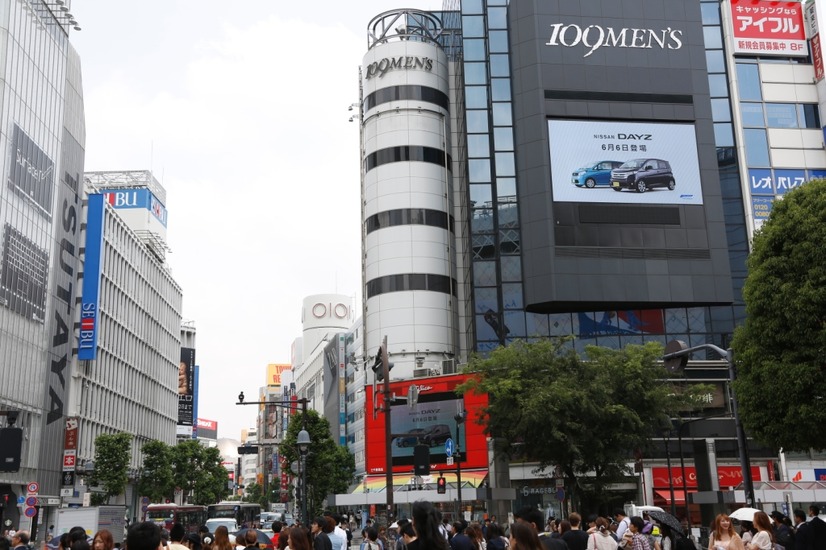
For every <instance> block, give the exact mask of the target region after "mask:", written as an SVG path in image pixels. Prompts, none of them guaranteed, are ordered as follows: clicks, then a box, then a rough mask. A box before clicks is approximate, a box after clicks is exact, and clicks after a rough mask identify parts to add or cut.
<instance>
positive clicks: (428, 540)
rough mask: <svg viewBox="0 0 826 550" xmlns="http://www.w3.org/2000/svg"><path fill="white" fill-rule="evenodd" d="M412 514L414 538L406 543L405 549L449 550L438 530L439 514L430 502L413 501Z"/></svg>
mask: <svg viewBox="0 0 826 550" xmlns="http://www.w3.org/2000/svg"><path fill="white" fill-rule="evenodd" d="M412 516H413V529H415V530H416V540H414V541H413V542H411V543H410V544H408V545H407V550H450V545H448V543H447V540H445V537H444V536H443V535H442V532H441V531H440V530H439V525H440V524H441V523H440V521H439V514H438V513H437V512H436V509H435V508H434V507H433V505H432V504H431V503H429V502H427V501H425V500H417V501H416V502H414V503H413V510H412Z"/></svg>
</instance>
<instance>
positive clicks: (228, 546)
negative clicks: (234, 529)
mask: <svg viewBox="0 0 826 550" xmlns="http://www.w3.org/2000/svg"><path fill="white" fill-rule="evenodd" d="M211 548H212V550H234V549H235V547H234V546H233V545H232V543H231V542H230V541H229V531H228V530H227V527H226V525H219V526H218V527H216V528H215V538H214V539H213V540H212V547H211Z"/></svg>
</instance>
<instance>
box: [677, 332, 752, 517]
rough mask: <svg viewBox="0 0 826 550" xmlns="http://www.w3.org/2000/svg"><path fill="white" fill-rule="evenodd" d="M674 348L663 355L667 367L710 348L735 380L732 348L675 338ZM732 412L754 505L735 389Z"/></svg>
mask: <svg viewBox="0 0 826 550" xmlns="http://www.w3.org/2000/svg"><path fill="white" fill-rule="evenodd" d="M674 343H676V345H672V344H674ZM674 348H677V349H676V351H673V352H671V353H666V354H665V355H663V357H662V359H663V361H664V362H666V366H667V367H669V364H672V365H675V364H676V363H675V361H676V362H677V363H678V362H679V361H677V360H680V359H684V358H686V357H687V356H688V355H690V354H691V353H692V352H694V351H698V350H701V349H710V350H712V351H714V352H715V353H717V354H718V355H720V356H721V357H723V358H724V359H725V360H726V363H727V365H728V377H729V382H734V376H735V373H734V352H733V351H732V350H731V348H729V349H723V348H721V347H719V346H715V345H714V344H700V345H699V346H694V347H691V348H689V347H686V345H685V343H684V342H680V341H679V340H674V341H673V342H669V345H668V346H667V347H666V350H669V349H674ZM731 414H732V416H733V417H734V428H735V429H736V430H737V448H738V451H739V453H740V468H741V469H742V470H743V486H744V488H745V491H746V506H749V507H753V506H754V479H753V478H752V475H751V462H750V460H749V448H748V442H747V441H746V432H745V431H744V430H743V423H742V422H741V421H740V414H739V412H738V410H737V397H736V396H735V395H734V389H731ZM669 475H670V472H669ZM686 504H688V502H686Z"/></svg>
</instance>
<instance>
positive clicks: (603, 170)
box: [571, 160, 622, 188]
mask: <svg viewBox="0 0 826 550" xmlns="http://www.w3.org/2000/svg"><path fill="white" fill-rule="evenodd" d="M621 165H622V162H620V161H618V160H599V161H594V162H589V163H587V164H585V165H584V166H582V167H580V168H577V169H576V170H574V173H573V174H572V175H571V176H572V177H571V183H573V184H574V185H576V186H577V187H588V188H594V187H596V186H597V185H611V170H613V169H614V168H619V167H620V166H621Z"/></svg>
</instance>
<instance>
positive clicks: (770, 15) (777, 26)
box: [731, 0, 809, 57]
mask: <svg viewBox="0 0 826 550" xmlns="http://www.w3.org/2000/svg"><path fill="white" fill-rule="evenodd" d="M731 25H732V41H733V42H734V44H733V46H734V48H733V50H734V53H745V54H752V55H780V56H784V57H789V56H792V57H806V56H808V55H809V48H808V47H807V45H806V29H805V27H804V25H803V6H802V5H801V4H800V3H799V2H774V1H769V0H749V1H748V2H746V1H745V0H741V1H738V0H732V2H731Z"/></svg>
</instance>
